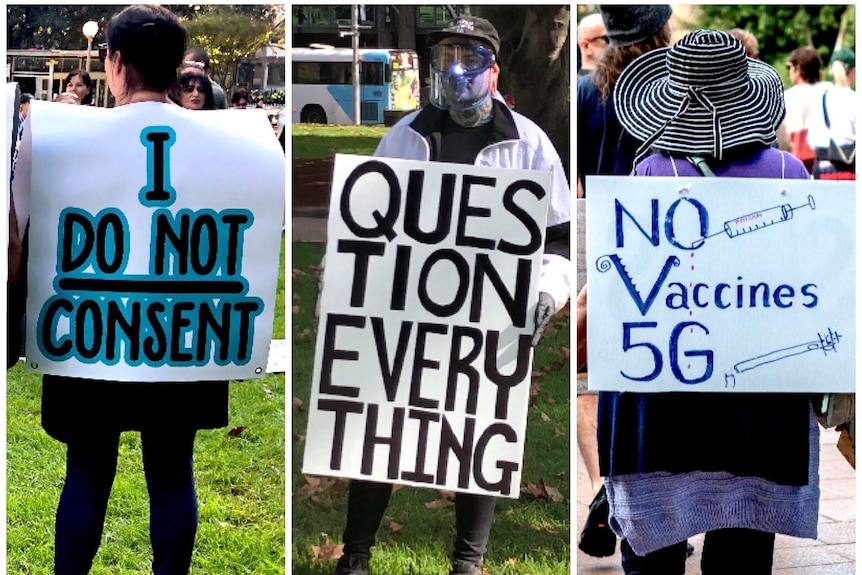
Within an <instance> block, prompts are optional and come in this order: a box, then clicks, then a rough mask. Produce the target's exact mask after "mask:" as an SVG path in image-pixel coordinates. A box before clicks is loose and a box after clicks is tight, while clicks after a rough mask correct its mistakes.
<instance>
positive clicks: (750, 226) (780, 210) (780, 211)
mask: <svg viewBox="0 0 862 575" xmlns="http://www.w3.org/2000/svg"><path fill="white" fill-rule="evenodd" d="M805 207H809V208H811V209H812V210H813V209H815V208H814V197H813V196H810V195H809V196H808V202H806V203H804V204H802V205H800V206H796V207H795V208H794V207H792V206H791V205H790V204H782V205H780V206H775V207H773V208H768V209H765V210H759V211H756V212H751V213H750V214H745V215H744V216H739V217H736V218H733V219H730V220H727V221H726V222H724V227H723V229H722V230H721V231H720V232H716V233H714V234H710V235H708V236H705V237H704V238H703V239H705V240H706V239H709V238H711V237H714V236H717V235H720V234H722V233H724V234H727V237H729V238H735V237H737V236H741V235H742V234H747V233H749V232H754V231H757V230H760V229H763V228H765V227H767V226H771V225H773V224H780V223H781V222H786V221H787V220H790V219H793V212H794V211H796V210H799V209H802V208H805Z"/></svg>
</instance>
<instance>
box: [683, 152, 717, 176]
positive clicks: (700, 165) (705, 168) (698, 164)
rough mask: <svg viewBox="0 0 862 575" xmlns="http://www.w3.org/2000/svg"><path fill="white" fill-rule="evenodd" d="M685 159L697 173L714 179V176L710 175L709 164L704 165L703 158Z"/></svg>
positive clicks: (689, 157)
mask: <svg viewBox="0 0 862 575" xmlns="http://www.w3.org/2000/svg"><path fill="white" fill-rule="evenodd" d="M686 159H687V160H688V161H689V162H691V163H692V164H693V165H694V167H695V168H697V169H698V171H699V172H700V173H701V174H703V175H704V176H708V177H710V178H714V177H715V174H714V173H712V170H711V169H709V164H707V163H706V160H705V159H704V158H703V156H686Z"/></svg>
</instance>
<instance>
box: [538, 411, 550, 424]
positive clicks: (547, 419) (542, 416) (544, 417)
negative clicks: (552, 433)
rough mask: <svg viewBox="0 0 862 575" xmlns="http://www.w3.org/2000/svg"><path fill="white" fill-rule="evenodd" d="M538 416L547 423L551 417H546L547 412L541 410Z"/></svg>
mask: <svg viewBox="0 0 862 575" xmlns="http://www.w3.org/2000/svg"><path fill="white" fill-rule="evenodd" d="M539 417H541V418H542V421H544V422H546V423H547V422H548V421H551V418H550V417H548V414H547V413H545V412H544V411H543V412H542V414H541V415H540V416H539Z"/></svg>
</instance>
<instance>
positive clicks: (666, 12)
mask: <svg viewBox="0 0 862 575" xmlns="http://www.w3.org/2000/svg"><path fill="white" fill-rule="evenodd" d="M599 12H600V13H601V15H602V20H604V22H605V30H607V32H605V33H606V34H607V36H608V40H609V42H610V44H611V45H612V46H631V45H632V44H640V43H642V42H646V41H647V40H649V39H650V38H652V37H653V36H655V35H656V33H657V32H658V31H659V30H661V29H662V26H664V24H665V22H667V21H668V20H670V16H671V14H672V12H673V10H671V7H670V5H669V4H659V5H640V6H621V5H619V4H611V5H607V4H600V5H599Z"/></svg>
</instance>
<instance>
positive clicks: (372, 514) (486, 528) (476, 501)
mask: <svg viewBox="0 0 862 575" xmlns="http://www.w3.org/2000/svg"><path fill="white" fill-rule="evenodd" d="M391 494H392V485H390V484H388V483H372V482H369V481H356V480H354V481H351V482H350V492H349V494H348V499H347V527H345V529H344V535H343V537H342V541H343V542H344V554H345V555H349V554H357V555H366V556H367V555H370V554H371V547H372V546H373V545H374V543H375V534H376V533H377V528H378V527H380V521H381V520H382V519H383V514H384V513H385V512H386V507H387V506H388V505H389V496H390V495H391ZM496 502H497V499H496V498H495V497H491V496H488V495H472V494H469V493H456V494H455V542H454V550H453V552H452V558H453V559H457V560H460V561H466V562H468V563H473V564H476V565H479V564H481V562H482V556H483V555H485V551H486V549H487V547H488V537H489V536H490V534H491V521H492V519H493V518H494V505H495V504H496Z"/></svg>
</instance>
